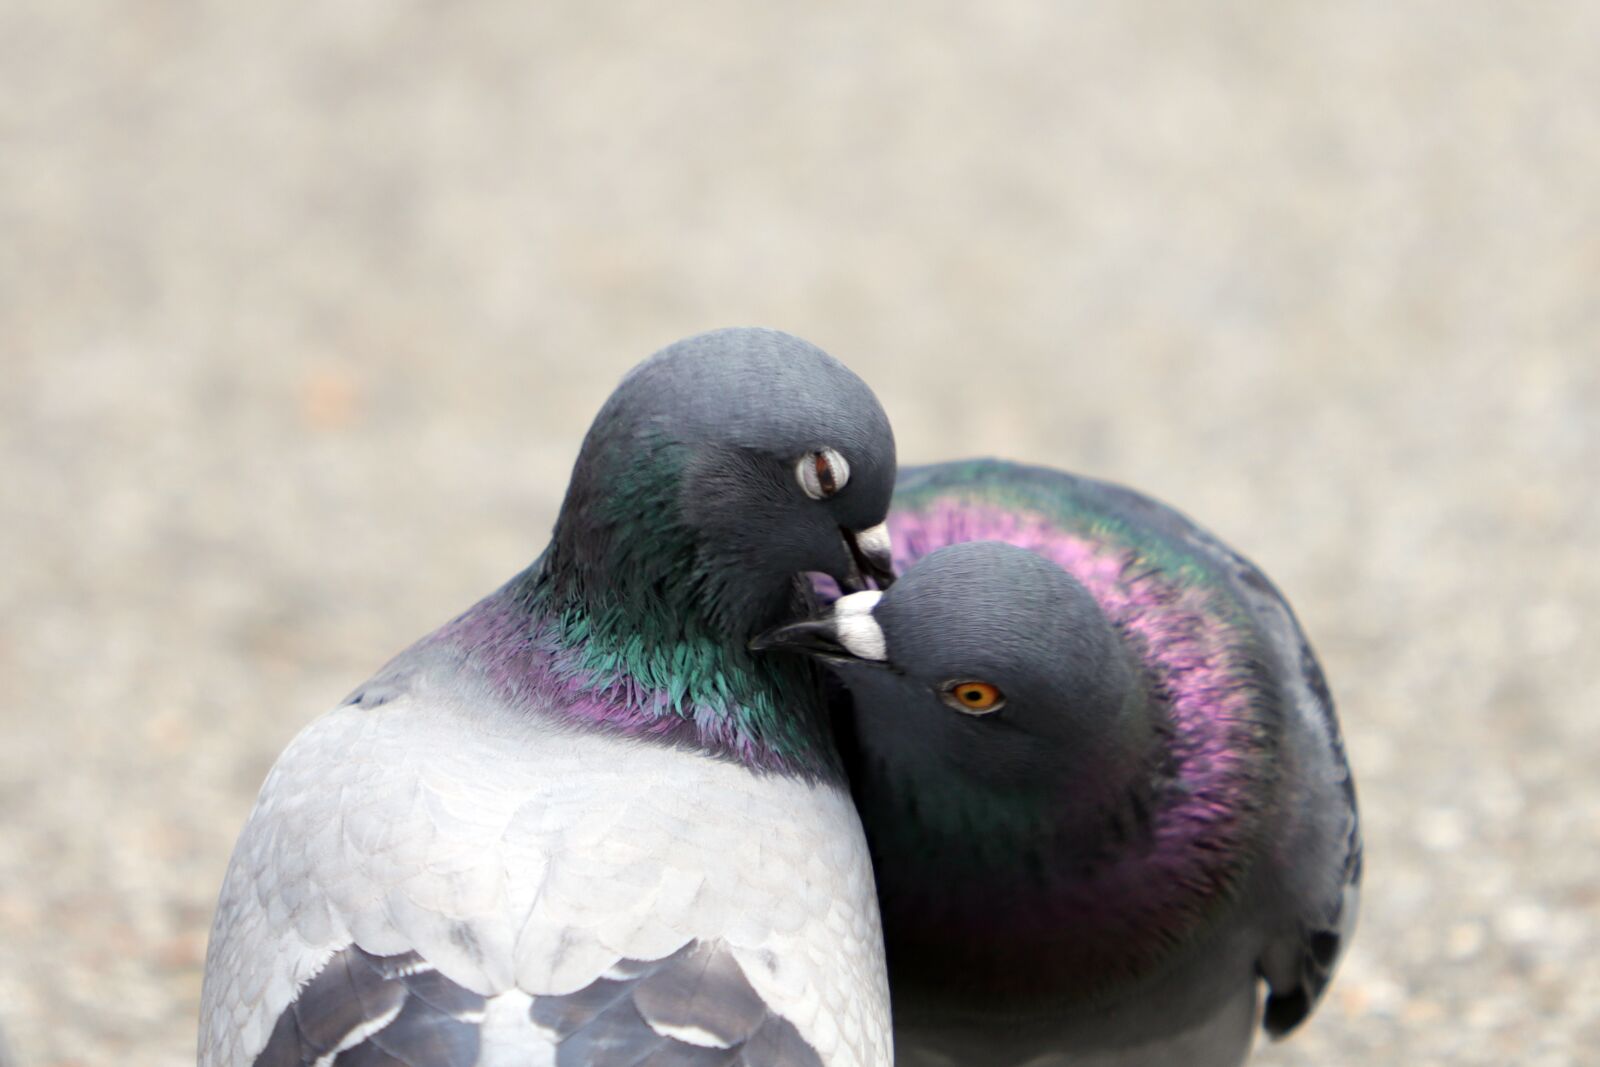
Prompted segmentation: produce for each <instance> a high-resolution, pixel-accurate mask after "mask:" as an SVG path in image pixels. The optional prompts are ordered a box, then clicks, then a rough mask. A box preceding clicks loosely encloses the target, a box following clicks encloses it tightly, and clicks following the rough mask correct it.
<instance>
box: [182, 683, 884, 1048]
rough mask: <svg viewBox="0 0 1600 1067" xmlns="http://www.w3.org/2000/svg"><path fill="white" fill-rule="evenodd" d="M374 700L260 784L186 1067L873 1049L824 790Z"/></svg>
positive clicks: (398, 700)
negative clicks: (194, 1063)
mask: <svg viewBox="0 0 1600 1067" xmlns="http://www.w3.org/2000/svg"><path fill="white" fill-rule="evenodd" d="M373 704H374V705H375V706H361V705H357V706H350V707H344V708H340V709H337V710H336V711H334V712H331V713H329V714H328V715H326V716H324V717H323V718H322V719H319V720H318V721H317V722H315V723H313V724H312V725H311V726H310V727H308V728H307V729H306V730H305V731H303V732H302V734H301V736H300V737H298V738H297V739H296V740H295V741H294V742H293V743H292V744H291V745H290V746H289V748H288V749H286V750H285V753H284V755H283V756H282V757H280V759H279V761H278V764H277V765H276V766H275V767H274V769H273V771H272V774H271V775H270V776H269V777H268V780H267V784H266V785H265V786H264V787H263V790H262V795H261V798H260V800H259V801H258V804H257V807H256V810H255V812H253V813H252V816H251V818H250V820H249V822H248V824H247V826H246V828H245V831H244V833H243V834H242V835H241V837H240V840H239V844H238V846H237V848H236V850H235V853H234V858H233V861H232V864H231V865H230V868H229V872H228V876H227V879H226V880H225V883H224V888H223V893H222V898H221V901H220V902H219V906H218V912H217V918H216V922H215V924H214V927H213V931H212V940H211V945H210V947H209V950H208V953H207V964H206V981H205V988H204V990H203V993H202V1008H201V1035H200V1060H201V1063H202V1064H203V1065H204V1067H221V1065H228V1067H244V1065H246V1064H262V1065H268V1064H270V1065H278V1064H311V1063H323V1062H332V1063H334V1064H338V1065H339V1067H362V1065H398V1064H408V1065H411V1067H422V1065H424V1064H426V1065H428V1067H433V1065H442V1067H457V1065H461V1067H470V1065H472V1064H478V1065H481V1067H491V1065H499V1064H501V1063H511V1062H517V1063H520V1064H540V1063H549V1064H553V1065H556V1067H565V1065H567V1064H579V1063H582V1064H594V1065H596V1067H602V1065H610V1064H616V1065H625V1064H626V1065H631V1064H636V1063H659V1064H663V1065H665V1064H683V1065H685V1067H688V1065H700V1064H727V1065H730V1067H732V1065H738V1064H743V1063H747V1062H748V1063H750V1064H752V1065H754V1064H757V1063H764V1064H775V1065H789V1064H793V1065H796V1067H799V1065H813V1064H815V1065H819V1067H820V1065H822V1064H828V1065H830V1067H833V1065H855V1064H863V1065H864V1064H876V1063H881V1062H887V1061H888V1057H889V1051H888V1019H887V1013H888V1008H887V1003H888V991H887V980H886V977H885V975H884V973H883V961H882V942H881V934H880V932H879V928H878V920H877V910H876V898H875V895H874V893H873V885H872V874H871V868H870V864H869V863H868V861H867V857H866V846H865V842H864V840H863V839H862V837H861V830H860V826H859V822H858V821H857V820H856V817H855V813H854V809H853V808H852V807H851V806H850V803H849V799H848V797H847V796H845V795H843V793H842V792H840V791H839V790H837V789H834V788H832V787H829V786H826V785H817V784H810V783H801V782H796V781H792V780H788V779H784V778H782V777H779V776H775V775H768V776H756V775H752V774H750V773H748V772H747V771H745V770H744V769H742V768H740V767H737V766H735V765H733V764H731V763H727V762H723V761H715V760H710V759H706V758H704V757H700V756H697V755H694V754H692V753H686V752H682V751H679V750H675V749H668V748H663V747H659V746H654V745H648V744H638V743H619V742H618V741H617V740H616V739H614V738H607V737H602V736H600V735H596V734H593V733H582V732H575V731H570V730H563V729H562V728H560V727H557V726H555V725H553V724H551V723H549V722H544V721H541V720H540V719H539V718H538V717H537V716H533V715H528V714H525V713H523V714H519V715H515V716H511V715H485V713H484V709H483V707H482V706H481V701H479V700H466V699H463V698H460V697H457V696H451V695H447V694H446V693H445V692H443V691H442V690H441V688H440V687H434V686H428V685H423V686H420V687H414V688H413V689H410V690H407V689H405V688H404V687H401V688H400V689H398V690H394V689H391V690H387V691H385V693H384V696H383V699H382V701H381V702H377V701H375V702H373Z"/></svg>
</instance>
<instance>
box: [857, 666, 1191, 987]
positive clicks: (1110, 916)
mask: <svg viewBox="0 0 1600 1067" xmlns="http://www.w3.org/2000/svg"><path fill="white" fill-rule="evenodd" d="M1166 711H1167V709H1166V707H1165V706H1164V702H1163V699H1162V696H1161V694H1160V693H1158V692H1155V691H1153V690H1152V687H1151V686H1150V685H1149V683H1148V682H1146V681H1145V680H1144V679H1143V678H1142V676H1141V680H1140V682H1139V683H1138V684H1137V685H1135V686H1134V687H1133V688H1132V690H1131V691H1130V693H1129V696H1128V698H1127V705H1126V707H1125V714H1126V715H1127V716H1128V722H1127V723H1126V725H1125V728H1124V729H1122V730H1120V731H1119V732H1118V737H1119V738H1121V739H1124V740H1126V741H1127V742H1128V743H1127V745H1125V746H1123V747H1105V746H1101V747H1100V748H1098V749H1093V748H1092V749H1091V750H1089V751H1087V752H1083V753H1074V754H1073V755H1072V756H1071V758H1068V759H1060V758H1059V757H1060V755H1061V754H1060V753H1057V754H1056V757H1055V758H1057V762H1058V763H1059V764H1060V774H1059V775H1056V776H1052V777H1051V778H1050V779H1049V781H1048V782H1047V783H1045V784H1044V785H1042V786H1041V787H1040V788H1037V789H1028V788H1020V787H1018V786H1016V785H1015V784H1013V785H1012V786H1011V787H1010V788H1007V787H1006V786H1005V785H1004V784H1002V783H993V782H984V781H978V780H975V779H973V778H972V777H970V776H966V775H959V774H954V773H950V772H949V771H948V770H947V771H946V772H945V773H942V774H939V773H935V772H934V770H933V765H932V764H931V763H930V764H923V765H921V766H920V767H919V768H918V769H917V770H914V771H911V772H910V773H907V763H906V761H904V760H882V759H879V758H876V757H875V756H874V755H873V753H872V752H871V750H870V749H869V748H866V747H865V746H863V748H862V750H861V751H860V752H859V753H857V754H856V755H855V756H854V760H855V761H856V762H855V765H853V766H852V768H851V771H852V773H851V781H852V786H853V788H854V791H855V799H856V802H857V806H858V808H859V809H860V811H861V815H862V821H863V823H864V824H865V827H866V832H867V839H868V842H869V845H870V847H871V850H872V857H873V866H874V870H875V871H876V872H877V875H878V889H879V895H880V898H881V901H882V905H883V907H882V910H883V917H884V931H885V937H886V939H887V944H888V948H889V959H890V965H891V972H892V978H893V980H894V981H895V982H896V984H897V985H902V984H903V985H905V986H906V987H908V989H909V987H912V986H915V987H918V988H916V989H915V991H914V992H915V996H916V997H917V998H918V999H920V1000H925V999H929V998H931V1000H932V1001H934V1002H937V1001H938V1000H939V998H940V997H942V996H946V995H947V996H949V997H950V998H951V1003H950V1007H951V1008H952V1010H954V1009H956V1008H961V1007H973V1006H974V1005H973V1004H972V1003H971V1002H970V996H971V995H972V993H971V991H972V990H973V989H974V988H981V989H982V990H985V991H987V992H986V993H984V995H988V994H990V993H992V994H993V995H994V996H996V997H997V998H999V1001H997V1004H999V1003H1001V1002H1003V1004H1004V1005H1005V1007H1006V1010H1017V1011H1026V1010H1031V1009H1030V1005H1031V1008H1036V1009H1037V1010H1040V1011H1044V1012H1048V1011H1050V1010H1053V1009H1052V1007H1051V1005H1052V1004H1053V1003H1056V1002H1059V1000H1060V999H1061V998H1076V997H1081V996H1084V995H1089V994H1092V993H1093V992H1094V991H1096V990H1100V989H1104V988H1107V987H1110V986H1115V985H1119V984H1125V983H1129V982H1132V981H1135V980H1136V979H1137V978H1138V977H1139V976H1140V975H1142V974H1147V973H1150V972H1151V971H1152V970H1153V969H1154V968H1155V967H1156V966H1158V965H1159V963H1160V962H1161V961H1162V960H1164V959H1166V958H1168V955H1169V954H1170V953H1171V952H1172V951H1174V950H1176V949H1177V948H1180V947H1181V946H1183V945H1185V944H1188V943H1191V942H1192V941H1193V939H1194V937H1195V935H1196V934H1197V933H1198V931H1199V930H1200V929H1201V928H1202V927H1203V925H1204V923H1205V922H1206V921H1207V914H1208V911H1207V909H1208V907H1209V905H1208V900H1209V899H1210V898H1211V897H1213V896H1214V895H1215V894H1216V892H1217V888H1216V885H1215V884H1214V883H1211V882H1202V881H1198V880H1190V879H1189V878H1187V877H1184V876H1183V875H1184V874H1185V873H1186V871H1185V867H1184V858H1183V857H1182V856H1179V855H1176V854H1169V855H1164V856H1163V855H1162V854H1161V853H1162V851H1163V850H1164V849H1168V848H1170V847H1171V846H1169V845H1166V844H1164V843H1163V842H1162V841H1161V840H1160V839H1159V825H1158V824H1159V820H1160V819H1161V818H1162V817H1163V816H1166V815H1169V814H1170V812H1164V811H1163V808H1164V807H1165V806H1169V805H1171V804H1172V803H1173V802H1174V797H1173V795H1172V792H1171V784H1172V783H1171V781H1170V777H1169V774H1170V768H1168V767H1167V766H1166V738H1167V736H1168V734H1169V732H1170V729H1171V725H1170V720H1169V718H1168V717H1167V714H1166ZM1106 768H1114V770H1111V771H1107V770H1106ZM1151 863H1156V864H1157V865H1158V866H1161V867H1162V868H1163V869H1162V870H1159V871H1158V870H1153V869H1152V867H1151V866H1150V864H1151ZM997 960H1003V961H1005V962H1004V965H1003V966H1001V965H997V963H996V961H997ZM991 972H992V973H991Z"/></svg>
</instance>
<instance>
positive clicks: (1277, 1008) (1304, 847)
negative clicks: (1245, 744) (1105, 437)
mask: <svg viewBox="0 0 1600 1067" xmlns="http://www.w3.org/2000/svg"><path fill="white" fill-rule="evenodd" d="M1119 492H1120V493H1122V494H1126V495H1127V496H1129V497H1137V496H1138V494H1135V493H1132V492H1131V491H1129V490H1119ZM1140 499H1141V500H1144V498H1140ZM1144 502H1145V504H1146V506H1150V507H1155V508H1160V509H1161V510H1163V511H1165V512H1167V515H1168V516H1169V517H1168V518H1167V520H1166V523H1165V525H1166V527H1167V529H1168V530H1169V531H1172V532H1174V533H1177V534H1180V535H1181V536H1182V537H1183V539H1184V540H1185V541H1187V542H1188V543H1190V544H1192V545H1195V546H1196V547H1198V548H1201V549H1203V550H1205V551H1206V552H1207V554H1208V555H1210V556H1211V558H1212V559H1213V560H1215V561H1216V562H1217V563H1218V564H1219V565H1220V566H1222V567H1223V568H1224V569H1225V570H1226V571H1227V572H1228V573H1229V575H1230V577H1231V578H1232V581H1233V584H1234V586H1235V588H1236V590H1237V591H1238V592H1239V595H1240V597H1241V599H1242V600H1243V601H1244V602H1245V604H1246V605H1247V606H1248V607H1249V608H1250V610H1251V612H1252V614H1253V615H1254V616H1255V618H1256V620H1257V623H1258V625H1259V626H1260V629H1261V631H1262V635H1263V637H1264V639H1265V641H1266V644H1267V646H1268V648H1269V649H1270V651H1271V654H1272V655H1273V657H1274V658H1275V659H1276V661H1277V671H1276V676H1277V678H1278V680H1279V684H1280V685H1281V686H1282V687H1283V690H1284V697H1283V705H1284V708H1285V713H1286V716H1287V721H1286V723H1285V726H1286V737H1287V740H1288V743H1289V744H1292V745H1294V746H1295V747H1296V750H1297V752H1298V755H1299V761H1298V764H1299V767H1300V770H1301V776H1302V778H1303V779H1304V780H1303V781H1301V782H1299V783H1298V785H1297V788H1295V789H1293V790H1291V792H1290V795H1289V798H1288V803H1290V804H1292V805H1295V806H1296V807H1297V812H1296V815H1297V818H1296V820H1295V824H1296V827H1297V832H1296V837H1295V840H1294V841H1293V842H1291V844H1292V846H1293V847H1292V848H1290V849H1289V854H1290V856H1291V857H1292V863H1293V869H1291V870H1289V871H1287V872H1286V877H1285V879H1284V881H1285V884H1286V885H1287V886H1288V887H1289V890H1290V892H1291V893H1292V894H1293V900H1292V901H1291V902H1290V903H1291V907H1290V909H1289V910H1290V911H1291V912H1292V919H1291V920H1290V922H1289V924H1288V926H1287V928H1286V929H1284V930H1282V931H1281V932H1279V933H1278V934H1277V935H1275V936H1273V937H1272V938H1270V939H1269V941H1268V943H1267V945H1266V948H1265V949H1264V951H1263V952H1262V955H1261V959H1260V962H1259V970H1260V973H1261V976H1262V977H1263V978H1264V979H1265V980H1266V982H1267V989H1268V996H1267V1001H1266V1007H1265V1010H1264V1012H1263V1014H1262V1027H1263V1028H1264V1029H1265V1030H1266V1031H1267V1033H1268V1034H1270V1035H1271V1036H1273V1037H1275V1038H1276V1037H1283V1036H1285V1035H1287V1034H1288V1033H1289V1032H1290V1031H1292V1030H1293V1029H1294V1028H1295V1027H1297V1026H1299V1025H1300V1024H1301V1023H1302V1022H1304V1021H1305V1020H1306V1019H1307V1018H1308V1017H1309V1016H1310V1015H1311V1013H1312V1012H1313V1011H1315V1010H1316V1006H1317V1002H1318V1000H1319V999H1320V998H1321V997H1322V994H1323V992H1324V991H1325V990H1326V989H1327V987H1328V983H1329V982H1330V981H1331V980H1332V978H1333V972H1334V969H1335V968H1336V966H1337V965H1338V962H1339V959H1340V957H1341V956H1343V954H1344V951H1345V949H1346V948H1347V947H1348V946H1349V943H1350V938H1351V936H1352V935H1353V934H1354V933H1355V924H1356V917H1357V915H1358V913H1359V911H1360V898H1361V866H1362V844H1361V817H1360V812H1359V808H1358V806H1357V804H1356V789H1355V777H1354V776H1353V775H1352V774H1351V771H1350V763H1349V760H1348V759H1347V758H1346V756H1345V747H1344V738H1343V737H1342V735H1341V733H1340V730H1339V718H1338V715H1337V713H1336V712H1335V710H1334V705H1333V694H1332V693H1331V692H1330V691H1329V689H1328V682H1327V679H1326V677H1325V676H1324V675H1323V673H1322V666H1321V664H1320V663H1318V662H1317V656H1316V653H1315V652H1313V651H1312V649H1311V643H1310V642H1309V641H1308V640H1307V639H1306V636H1305V632H1304V631H1303V630H1302V629H1301V628H1300V623H1299V620H1297V619H1296V618H1295V615H1294V610H1293V609H1292V608H1291V607H1290V606H1289V602H1288V601H1287V600H1286V599H1285V598H1284V596H1283V594H1282V593H1280V592H1279V591H1278V589H1277V587H1276V586H1274V585H1273V584H1272V582H1271V581H1270V580H1269V579H1268V578H1267V576H1266V575H1265V574H1263V573H1262V572H1261V570H1260V569H1259V568H1258V567H1256V566H1255V564H1253V563H1251V562H1250V561H1249V560H1248V559H1246V558H1245V557H1244V556H1242V555H1240V554H1239V553H1238V552H1236V551H1234V550H1233V549H1232V548H1231V547H1229V546H1228V545H1226V544H1224V543H1223V542H1222V541H1220V540H1219V539H1218V538H1216V537H1215V536H1214V535H1212V534H1211V533H1210V532H1209V531H1207V530H1204V529H1202V528H1201V527H1199V526H1196V525H1195V524H1194V523H1192V522H1191V521H1190V520H1189V519H1187V518H1186V517H1184V516H1182V515H1180V514H1179V513H1177V512H1175V511H1171V509H1167V508H1165V507H1163V506H1162V505H1160V504H1156V503H1154V502H1153V501H1148V500H1145V501H1144Z"/></svg>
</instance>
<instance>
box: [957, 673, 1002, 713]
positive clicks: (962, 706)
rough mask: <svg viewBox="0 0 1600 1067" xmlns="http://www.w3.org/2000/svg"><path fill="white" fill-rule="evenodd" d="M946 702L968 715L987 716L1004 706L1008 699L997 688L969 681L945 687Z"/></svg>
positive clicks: (974, 680) (986, 683) (984, 683)
mask: <svg viewBox="0 0 1600 1067" xmlns="http://www.w3.org/2000/svg"><path fill="white" fill-rule="evenodd" d="M944 701H945V703H946V704H949V705H950V706H951V707H952V708H955V709H956V710H957V711H959V712H963V713H965V714H967V715H987V714H988V713H989V712H991V711H998V710H999V709H1000V708H1001V707H1002V706H1004V704H1005V702H1006V698H1005V694H1004V693H1002V692H1000V690H999V688H998V687H997V686H993V685H990V684H989V683H988V682H980V681H978V680H976V679H967V680H966V681H961V682H950V683H949V684H947V685H946V686H945V687H944Z"/></svg>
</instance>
